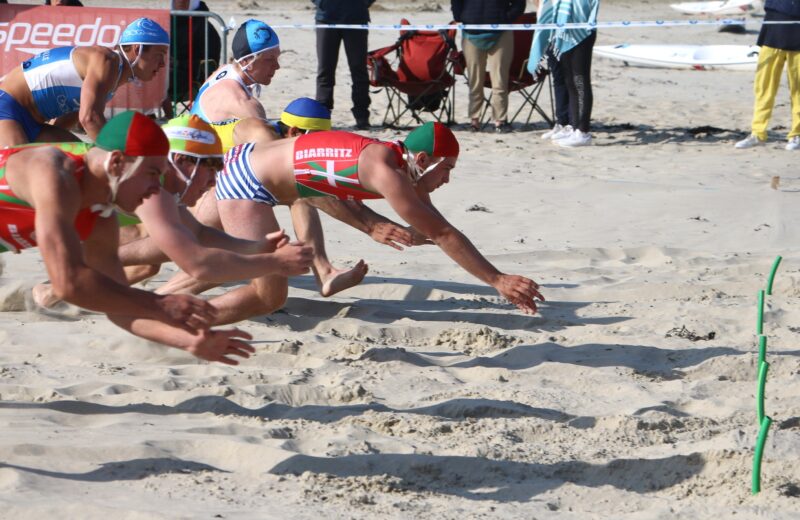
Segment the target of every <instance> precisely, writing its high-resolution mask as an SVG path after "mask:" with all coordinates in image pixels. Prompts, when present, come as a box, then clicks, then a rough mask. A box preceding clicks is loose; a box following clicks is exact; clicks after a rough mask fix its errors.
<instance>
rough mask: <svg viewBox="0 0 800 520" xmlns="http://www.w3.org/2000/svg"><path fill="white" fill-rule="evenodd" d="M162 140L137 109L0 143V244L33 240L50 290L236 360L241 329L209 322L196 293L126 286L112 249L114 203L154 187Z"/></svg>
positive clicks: (124, 322)
mask: <svg viewBox="0 0 800 520" xmlns="http://www.w3.org/2000/svg"><path fill="white" fill-rule="evenodd" d="M168 151H169V142H168V141H167V138H166V136H165V135H164V132H163V131H162V130H161V129H160V128H159V127H158V125H156V124H155V123H154V122H153V121H151V120H150V119H149V118H147V117H146V116H144V115H142V114H139V113H138V112H131V111H129V112H123V113H122V114H120V115H118V116H116V117H114V118H112V119H111V120H109V122H108V123H107V124H106V125H105V127H103V129H102V130H101V131H100V133H99V134H98V135H97V146H92V145H89V144H86V143H65V144H60V145H34V146H23V147H16V148H6V149H3V150H0V252H3V251H11V252H18V251H19V250H21V249H26V248H32V247H38V248H39V250H40V252H41V255H42V259H43V260H44V264H45V267H46V268H47V273H48V275H49V276H50V280H51V282H52V291H53V293H54V295H55V297H56V298H59V299H63V300H65V301H68V302H70V303H73V304H75V305H78V306H80V307H83V308H86V309H90V310H94V311H98V312H103V313H105V314H107V315H108V317H109V318H110V319H111V320H112V321H113V322H114V323H116V324H117V325H119V326H120V327H122V328H124V329H126V330H128V331H130V332H132V333H133V334H136V335H137V336H141V337H143V338H146V339H149V340H152V341H157V342H159V343H163V344H165V345H170V346H172V347H176V348H180V349H182V350H186V351H187V352H190V353H192V354H194V355H195V356H197V357H200V358H202V359H206V360H209V361H219V362H222V363H227V364H237V361H236V360H235V359H233V358H232V356H240V357H245V358H246V357H249V353H250V352H253V348H252V347H250V346H249V345H247V344H245V343H243V342H241V341H239V340H237V339H235V338H237V337H239V338H248V337H249V336H248V335H247V334H245V333H243V332H241V331H238V330H235V329H233V330H209V329H208V325H209V323H211V322H212V321H213V320H214V317H215V312H214V308H213V307H212V306H211V305H210V304H209V303H207V302H204V301H203V300H200V299H198V298H194V297H186V296H160V295H156V294H153V293H149V292H146V291H141V290H137V289H132V288H130V287H128V285H127V283H126V280H125V275H124V273H123V271H122V266H121V264H120V262H119V258H118V257H117V243H118V236H119V228H118V225H117V219H116V216H115V215H114V212H115V210H116V209H121V210H123V211H126V212H131V211H133V210H134V209H135V208H136V207H137V206H139V205H140V204H141V203H142V201H143V200H144V199H146V198H148V197H150V196H152V195H154V194H156V193H157V192H158V191H159V190H160V186H159V178H160V177H161V175H162V173H163V171H164V169H165V167H166V155H167V153H168Z"/></svg>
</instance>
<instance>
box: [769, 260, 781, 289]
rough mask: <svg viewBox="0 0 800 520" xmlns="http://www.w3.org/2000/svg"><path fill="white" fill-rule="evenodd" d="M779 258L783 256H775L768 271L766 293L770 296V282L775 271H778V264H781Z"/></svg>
mask: <svg viewBox="0 0 800 520" xmlns="http://www.w3.org/2000/svg"><path fill="white" fill-rule="evenodd" d="M781 260H783V258H782V257H781V255H778V256H776V257H775V261H774V262H772V270H771V271H770V272H769V280H768V281H767V294H768V295H769V296H772V282H773V281H774V280H775V273H776V272H777V271H778V266H779V265H781Z"/></svg>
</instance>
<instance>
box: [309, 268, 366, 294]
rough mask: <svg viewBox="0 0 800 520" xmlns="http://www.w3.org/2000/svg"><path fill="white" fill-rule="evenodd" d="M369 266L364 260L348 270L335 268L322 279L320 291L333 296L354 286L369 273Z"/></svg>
mask: <svg viewBox="0 0 800 520" xmlns="http://www.w3.org/2000/svg"><path fill="white" fill-rule="evenodd" d="M368 270H369V266H367V264H365V263H364V261H363V260H359V261H358V263H357V264H356V265H355V266H353V267H352V268H350V269H348V270H340V269H334V270H333V271H331V274H329V275H328V276H326V277H325V279H324V280H322V287H321V288H320V290H319V293H320V294H321V295H322V296H325V297H327V296H333V295H334V294H336V293H338V292H340V291H344V290H345V289H349V288H350V287H354V286H356V285H358V284H360V283H361V280H363V279H364V277H365V276H366V275H367V271H368Z"/></svg>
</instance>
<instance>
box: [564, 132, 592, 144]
mask: <svg viewBox="0 0 800 520" xmlns="http://www.w3.org/2000/svg"><path fill="white" fill-rule="evenodd" d="M557 143H558V146H563V147H565V148H573V147H575V146H589V145H590V144H592V134H590V133H589V132H581V131H580V130H575V131H574V132H572V134H571V135H570V136H569V137H565V138H564V139H559V140H558V141H557Z"/></svg>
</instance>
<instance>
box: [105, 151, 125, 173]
mask: <svg viewBox="0 0 800 520" xmlns="http://www.w3.org/2000/svg"><path fill="white" fill-rule="evenodd" d="M104 166H105V168H106V173H107V174H108V175H113V176H114V177H119V176H120V175H122V170H123V168H124V166H125V154H123V153H122V152H120V151H119V150H112V151H110V152H108V156H107V157H106V161H105V164H104Z"/></svg>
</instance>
